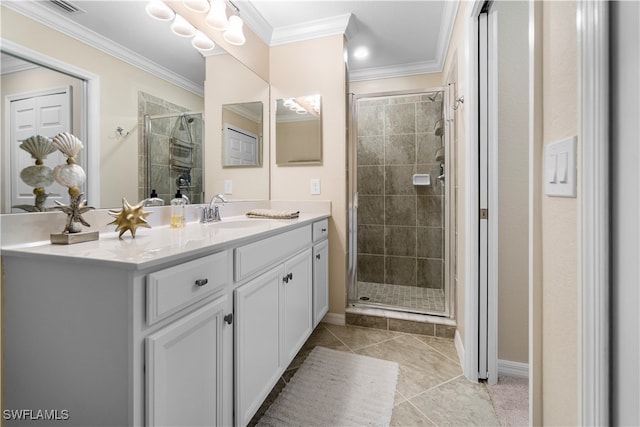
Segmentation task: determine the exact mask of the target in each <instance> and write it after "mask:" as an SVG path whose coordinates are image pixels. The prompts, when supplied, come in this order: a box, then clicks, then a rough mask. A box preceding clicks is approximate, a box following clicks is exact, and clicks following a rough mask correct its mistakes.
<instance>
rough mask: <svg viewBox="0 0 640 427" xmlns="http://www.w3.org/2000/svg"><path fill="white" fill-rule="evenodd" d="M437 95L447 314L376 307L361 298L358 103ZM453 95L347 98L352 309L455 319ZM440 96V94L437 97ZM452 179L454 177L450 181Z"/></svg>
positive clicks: (398, 93) (429, 90)
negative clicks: (442, 188)
mask: <svg viewBox="0 0 640 427" xmlns="http://www.w3.org/2000/svg"><path fill="white" fill-rule="evenodd" d="M433 92H438V93H441V94H442V122H443V123H442V126H443V135H442V144H443V147H444V151H445V159H446V160H445V161H444V175H445V177H446V179H444V180H443V182H442V184H443V185H444V187H445V190H444V204H443V210H444V212H443V220H444V245H443V254H444V255H443V256H444V268H443V275H444V277H443V285H444V286H443V287H444V289H443V290H444V299H445V304H444V311H442V312H435V311H430V310H414V309H409V308H404V307H396V306H387V305H383V304H377V303H372V302H363V301H360V300H359V299H358V293H357V292H358V283H357V281H358V246H357V242H358V192H357V182H358V173H357V165H358V162H357V147H358V134H357V123H358V108H357V104H358V101H359V100H361V99H369V98H376V97H380V98H383V97H393V96H403V95H405V96H410V95H419V94H429V93H433ZM451 95H453V93H452V90H451V88H450V87H447V86H445V87H434V88H427V89H419V90H408V91H391V92H376V93H367V94H357V95H356V94H353V93H350V94H349V95H348V108H347V111H348V114H349V117H348V119H347V122H348V127H347V129H348V138H347V139H348V144H349V146H348V177H347V181H348V182H347V188H348V194H349V200H348V244H347V261H348V267H347V281H348V283H347V303H348V305H349V306H351V307H362V308H377V309H385V310H393V311H399V312H410V313H417V314H423V315H431V316H438V317H445V318H449V319H454V318H455V268H456V261H455V260H456V236H455V235H456V233H455V225H456V224H455V222H454V221H452V220H455V209H456V206H455V200H454V198H453V197H452V196H453V195H454V194H455V193H454V190H455V185H456V182H455V173H454V165H453V164H452V163H453V162H452V161H449V159H455V157H453V156H455V149H453V148H452V147H451V146H450V145H451V141H450V134H451V132H450V130H451V131H455V130H454V129H455V121H454V119H453V118H452V117H454V114H451V103H450V98H451ZM436 96H437V95H436ZM449 177H451V178H449Z"/></svg>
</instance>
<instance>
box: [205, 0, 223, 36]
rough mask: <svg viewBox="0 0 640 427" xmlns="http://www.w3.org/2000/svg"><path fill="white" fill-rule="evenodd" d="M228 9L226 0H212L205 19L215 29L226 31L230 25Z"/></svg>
mask: <svg viewBox="0 0 640 427" xmlns="http://www.w3.org/2000/svg"><path fill="white" fill-rule="evenodd" d="M226 9H227V6H226V5H225V3H224V0H212V2H211V9H210V10H209V14H208V15H207V18H206V19H205V22H206V23H207V25H209V26H210V27H211V28H213V29H214V30H218V31H225V30H226V29H227V28H228V27H229V20H228V19H227V12H226Z"/></svg>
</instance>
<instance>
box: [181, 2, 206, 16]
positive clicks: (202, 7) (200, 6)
mask: <svg viewBox="0 0 640 427" xmlns="http://www.w3.org/2000/svg"><path fill="white" fill-rule="evenodd" d="M182 4H184V7H186V8H187V9H189V10H190V11H192V12H196V13H207V12H208V11H209V2H208V1H207V0H182Z"/></svg>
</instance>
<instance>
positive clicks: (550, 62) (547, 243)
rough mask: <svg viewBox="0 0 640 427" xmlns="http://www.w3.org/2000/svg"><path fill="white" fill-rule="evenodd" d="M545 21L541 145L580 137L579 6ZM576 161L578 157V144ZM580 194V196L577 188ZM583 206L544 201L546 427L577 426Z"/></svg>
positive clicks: (552, 8) (547, 9) (553, 12)
mask: <svg viewBox="0 0 640 427" xmlns="http://www.w3.org/2000/svg"><path fill="white" fill-rule="evenodd" d="M542 19H543V23H542V25H543V29H542V40H543V41H542V49H543V58H542V67H543V69H542V81H543V95H542V97H543V98H542V99H543V113H542V118H543V141H544V143H545V144H548V143H551V142H555V141H557V140H560V139H564V138H567V137H571V136H574V135H577V133H578V83H577V80H578V79H577V75H578V74H577V46H578V44H577V29H576V2H573V1H557V2H544V3H543V12H542ZM577 158H578V159H579V158H580V141H578V153H577ZM578 164H579V160H578ZM579 186H580V178H579V177H578V188H579ZM577 193H578V194H580V190H579V189H578V192H577ZM580 202H581V201H580V198H579V197H578V198H572V199H567V198H558V197H548V196H545V195H544V194H543V196H542V239H543V243H542V245H543V252H542V265H543V267H542V277H543V285H542V340H543V342H542V376H543V383H542V399H543V400H542V411H543V420H542V422H543V424H545V425H576V424H577V423H578V400H579V393H578V390H579V389H578V387H579V380H578V369H579V362H580V359H579V349H578V335H579V329H578V307H577V304H578V296H579V291H578V253H579V245H578V206H579V204H580Z"/></svg>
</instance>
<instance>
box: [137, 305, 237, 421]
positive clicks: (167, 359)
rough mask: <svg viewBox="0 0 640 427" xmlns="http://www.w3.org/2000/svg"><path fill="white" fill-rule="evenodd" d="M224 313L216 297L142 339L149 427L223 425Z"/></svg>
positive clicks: (223, 308) (223, 307)
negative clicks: (144, 351)
mask: <svg viewBox="0 0 640 427" xmlns="http://www.w3.org/2000/svg"><path fill="white" fill-rule="evenodd" d="M226 307H227V297H226V296H223V297H220V298H218V299H216V300H215V301H213V302H211V303H209V304H207V305H205V306H204V307H202V308H200V309H198V310H196V311H195V312H193V313H192V314H189V315H187V316H186V317H184V318H182V319H180V320H177V321H175V322H174V323H172V324H170V325H169V326H167V327H165V328H163V329H161V330H160V331H158V332H156V333H155V334H153V335H151V336H149V337H148V338H147V339H146V362H147V367H146V375H147V380H146V381H147V389H146V396H147V407H146V414H147V425H148V426H179V425H183V426H187V425H188V426H214V425H222V424H223V412H224V411H223V384H224V381H223V370H222V368H223V359H224V358H223V356H222V355H223V350H224V348H223V346H224V343H223V336H224V331H223V328H224V327H225V326H228V325H226V323H225V321H224V313H225V309H226ZM228 327H229V328H230V327H231V326H228Z"/></svg>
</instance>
